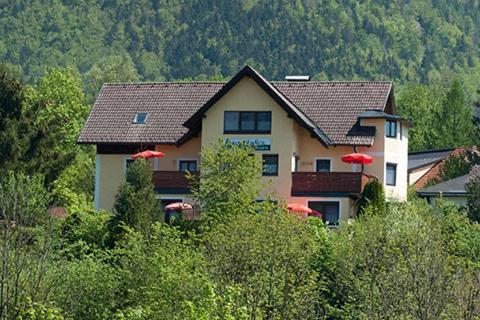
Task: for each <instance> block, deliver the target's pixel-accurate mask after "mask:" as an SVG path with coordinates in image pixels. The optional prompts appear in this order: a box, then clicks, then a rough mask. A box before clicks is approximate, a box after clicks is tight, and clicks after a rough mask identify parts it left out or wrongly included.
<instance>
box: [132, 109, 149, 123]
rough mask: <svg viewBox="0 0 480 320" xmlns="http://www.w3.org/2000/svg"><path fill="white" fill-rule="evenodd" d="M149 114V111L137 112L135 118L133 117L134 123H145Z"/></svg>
mask: <svg viewBox="0 0 480 320" xmlns="http://www.w3.org/2000/svg"><path fill="white" fill-rule="evenodd" d="M147 116H148V113H146V112H137V114H136V115H135V118H134V119H133V123H137V124H144V123H145V121H147Z"/></svg>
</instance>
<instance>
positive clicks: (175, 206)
mask: <svg viewBox="0 0 480 320" xmlns="http://www.w3.org/2000/svg"><path fill="white" fill-rule="evenodd" d="M192 208H193V207H192V205H190V204H188V203H185V202H175V203H170V204H169V205H168V206H166V207H165V210H167V211H173V210H175V211H183V210H192Z"/></svg>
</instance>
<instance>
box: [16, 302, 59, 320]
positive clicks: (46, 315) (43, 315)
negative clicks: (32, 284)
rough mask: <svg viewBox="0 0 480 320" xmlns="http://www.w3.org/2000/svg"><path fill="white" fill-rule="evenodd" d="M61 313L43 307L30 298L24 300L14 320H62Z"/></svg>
mask: <svg viewBox="0 0 480 320" xmlns="http://www.w3.org/2000/svg"><path fill="white" fill-rule="evenodd" d="M63 319H64V318H63V316H62V315H61V312H60V310H59V309H57V308H52V307H48V306H44V305H43V304H41V303H38V302H33V301H32V299H30V298H28V297H27V298H25V302H24V303H23V306H22V308H21V310H19V312H18V315H17V317H16V318H15V320H63Z"/></svg>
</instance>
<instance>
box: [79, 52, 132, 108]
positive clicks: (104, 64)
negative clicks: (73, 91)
mask: <svg viewBox="0 0 480 320" xmlns="http://www.w3.org/2000/svg"><path fill="white" fill-rule="evenodd" d="M85 79H86V81H85V82H86V87H87V88H88V91H87V92H88V95H89V99H88V100H89V101H94V99H95V97H96V96H97V94H98V92H99V91H100V88H101V87H102V86H103V84H104V83H119V82H135V81H138V74H137V70H136V68H135V65H134V64H133V62H132V59H131V58H130V56H129V55H127V54H125V55H115V56H108V57H105V58H102V59H101V60H100V61H98V62H97V63H95V64H93V65H92V67H91V68H90V70H89V71H88V72H87V73H85Z"/></svg>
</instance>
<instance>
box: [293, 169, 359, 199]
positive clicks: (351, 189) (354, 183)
mask: <svg viewBox="0 0 480 320" xmlns="http://www.w3.org/2000/svg"><path fill="white" fill-rule="evenodd" d="M368 179H369V177H368V176H366V175H364V174H362V173H360V172H292V192H291V194H292V196H297V197H301V196H327V195H329V196H335V195H338V196H345V195H349V194H358V193H361V192H362V190H363V187H364V186H365V184H366V183H367V182H368Z"/></svg>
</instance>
